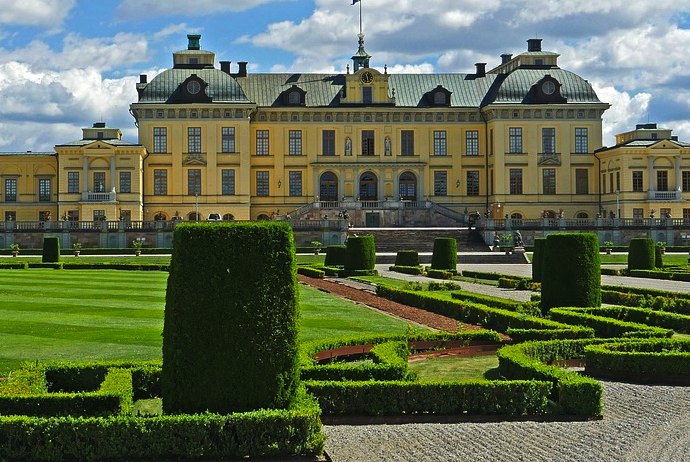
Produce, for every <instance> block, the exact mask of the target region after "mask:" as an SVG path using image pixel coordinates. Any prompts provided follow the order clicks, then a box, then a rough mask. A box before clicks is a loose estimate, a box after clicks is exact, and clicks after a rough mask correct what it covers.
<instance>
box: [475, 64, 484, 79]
mask: <svg viewBox="0 0 690 462" xmlns="http://www.w3.org/2000/svg"><path fill="white" fill-rule="evenodd" d="M474 66H475V68H476V72H475V75H476V76H477V77H486V63H475V65H474Z"/></svg>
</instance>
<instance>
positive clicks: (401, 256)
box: [395, 250, 419, 266]
mask: <svg viewBox="0 0 690 462" xmlns="http://www.w3.org/2000/svg"><path fill="white" fill-rule="evenodd" d="M395 266H419V253H418V252H417V251H416V250H398V253H397V254H396V255H395Z"/></svg>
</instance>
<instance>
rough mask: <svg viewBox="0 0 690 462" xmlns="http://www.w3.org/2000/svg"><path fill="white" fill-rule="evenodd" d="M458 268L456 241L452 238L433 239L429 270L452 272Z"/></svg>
mask: <svg viewBox="0 0 690 462" xmlns="http://www.w3.org/2000/svg"><path fill="white" fill-rule="evenodd" d="M457 268H458V241H456V240H455V239H454V238H452V237H437V238H435V239H434V252H433V254H432V256H431V269H436V270H452V271H456V270H457Z"/></svg>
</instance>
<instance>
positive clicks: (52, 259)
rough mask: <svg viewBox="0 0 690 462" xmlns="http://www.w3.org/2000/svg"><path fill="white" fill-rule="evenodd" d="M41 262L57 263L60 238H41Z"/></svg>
mask: <svg viewBox="0 0 690 462" xmlns="http://www.w3.org/2000/svg"><path fill="white" fill-rule="evenodd" d="M41 261H42V262H43V263H57V262H59V261H60V238H58V237H44V238H43V258H42V260H41Z"/></svg>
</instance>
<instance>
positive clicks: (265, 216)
mask: <svg viewBox="0 0 690 462" xmlns="http://www.w3.org/2000/svg"><path fill="white" fill-rule="evenodd" d="M256 219H257V220H259V221H266V220H270V219H271V217H269V216H268V215H266V214H265V213H262V214H260V215H259V216H258V217H256Z"/></svg>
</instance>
